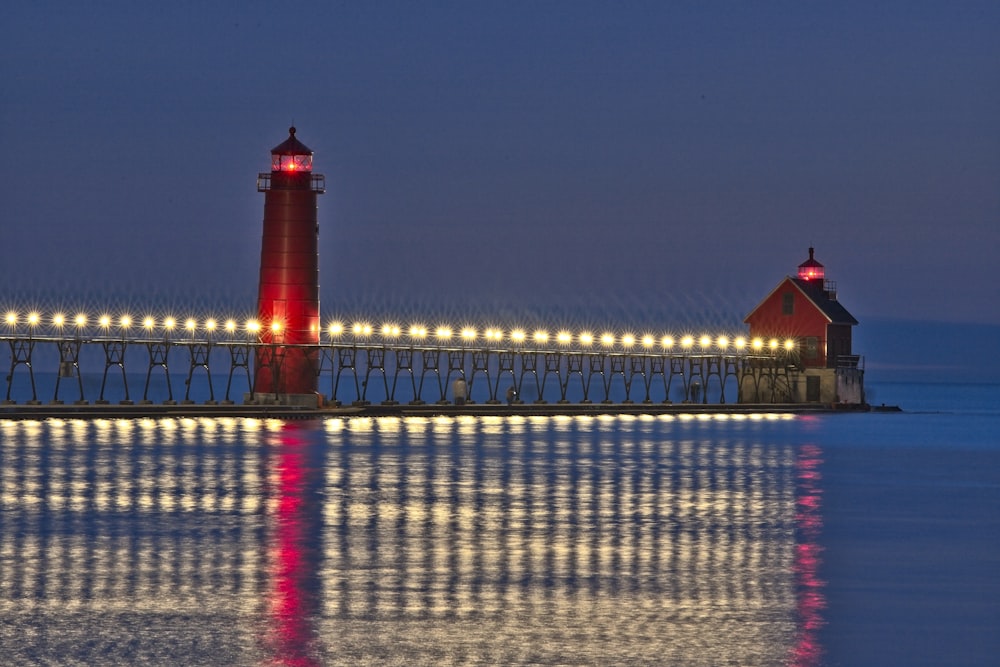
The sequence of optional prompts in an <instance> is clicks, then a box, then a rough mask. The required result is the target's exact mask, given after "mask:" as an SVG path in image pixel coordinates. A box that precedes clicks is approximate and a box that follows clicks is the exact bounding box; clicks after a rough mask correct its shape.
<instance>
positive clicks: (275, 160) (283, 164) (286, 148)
mask: <svg viewBox="0 0 1000 667" xmlns="http://www.w3.org/2000/svg"><path fill="white" fill-rule="evenodd" d="M312 166H313V152H312V151H311V150H309V147H308V146H306V145H305V144H304V143H302V142H301V141H299V140H298V139H296V138H295V127H294V126H292V127H290V128H288V138H287V139H285V140H284V141H283V142H281V143H280V144H278V145H277V146H275V147H274V148H272V149H271V171H272V172H275V171H284V172H296V171H312Z"/></svg>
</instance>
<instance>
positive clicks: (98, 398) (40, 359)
mask: <svg viewBox="0 0 1000 667" xmlns="http://www.w3.org/2000/svg"><path fill="white" fill-rule="evenodd" d="M0 341H2V343H3V345H4V346H5V347H6V348H7V349H8V351H9V366H8V373H7V375H6V378H5V379H6V388H5V389H6V393H5V401H6V402H7V403H16V402H19V401H21V402H25V403H28V404H39V403H41V401H42V398H41V397H43V396H44V395H46V394H48V395H51V399H50V401H49V402H50V403H53V404H59V403H63V402H66V401H72V402H74V403H76V404H87V403H90V402H91V401H93V402H95V403H98V404H102V403H110V402H117V403H122V404H130V403H133V402H136V399H135V398H134V396H133V394H134V393H136V392H137V389H138V387H140V386H141V388H142V393H141V398H140V399H138V402H140V403H153V402H163V403H167V404H173V403H176V402H177V401H178V398H177V397H175V391H174V386H175V383H176V382H177V381H178V380H179V379H180V380H181V381H182V383H183V398H180V401H181V402H185V403H194V402H204V403H207V404H215V403H217V402H220V401H221V402H223V403H234V402H237V401H239V402H243V403H265V402H269V401H273V400H275V399H277V398H278V397H277V396H276V395H274V394H259V393H257V392H256V391H255V387H254V377H255V367H257V366H258V365H267V366H268V367H269V369H270V370H271V372H272V377H276V378H278V382H277V385H278V387H279V392H280V377H281V368H282V364H283V360H284V357H285V353H286V352H287V350H288V349H290V348H293V347H297V348H304V349H306V350H308V351H309V352H310V353H309V354H308V355H307V356H308V358H310V359H312V360H313V363H314V365H315V370H316V374H317V377H318V391H319V393H320V394H323V396H324V397H325V401H326V402H327V404H333V405H347V404H351V405H370V404H383V405H396V404H411V405H421V404H432V403H449V402H465V403H485V404H501V403H515V404H523V403H584V404H586V403H595V402H600V403H626V404H629V403H670V402H675V401H676V402H680V401H690V402H693V403H726V402H727V399H728V401H729V402H737V401H742V402H764V403H780V402H786V401H788V400H790V396H791V393H790V391H789V386H790V385H789V383H790V377H791V376H792V375H793V374H794V371H795V368H796V363H797V361H798V353H797V350H796V349H795V348H793V347H791V346H775V345H773V344H772V345H771V346H770V347H769V348H768V347H764V348H762V349H754V348H752V347H746V348H741V349H737V348H735V347H729V348H728V349H719V348H718V347H712V346H695V345H691V346H687V347H684V348H677V349H675V350H669V351H668V350H663V349H649V348H647V347H643V346H636V347H635V348H634V349H622V348H621V347H619V348H615V349H601V348H589V349H580V348H573V347H567V348H556V347H552V348H546V347H530V346H528V345H500V344H496V345H481V346H480V345H447V344H440V345H435V344H420V345H417V344H408V343H403V342H398V343H394V342H386V341H370V342H366V341H350V342H344V341H331V342H327V343H322V344H318V345H307V346H292V345H283V344H272V343H262V342H260V341H258V340H234V339H222V340H213V339H207V338H202V339H195V338H193V337H192V338H161V339H152V338H140V337H136V338H128V337H122V336H119V337H111V336H105V337H81V336H29V335H16V334H15V335H6V336H0ZM223 377H225V388H224V389H222V386H221V378H223ZM217 394H218V395H219V396H221V398H218V399H217ZM29 396H30V398H29ZM178 396H180V394H178Z"/></svg>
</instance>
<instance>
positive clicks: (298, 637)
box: [267, 423, 322, 667]
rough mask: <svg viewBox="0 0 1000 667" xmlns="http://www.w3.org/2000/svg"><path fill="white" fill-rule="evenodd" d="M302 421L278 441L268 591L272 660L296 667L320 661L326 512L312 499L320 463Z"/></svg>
mask: <svg viewBox="0 0 1000 667" xmlns="http://www.w3.org/2000/svg"><path fill="white" fill-rule="evenodd" d="M301 430H302V426H301V425H299V424H294V423H287V424H285V425H283V426H282V429H281V431H280V432H278V433H277V434H276V438H275V439H274V440H272V444H274V445H276V446H277V456H276V463H277V470H278V486H277V489H275V491H276V493H277V505H276V507H275V510H274V515H273V516H272V517H271V520H272V521H273V536H274V541H273V542H272V553H271V576H270V582H271V590H270V592H269V597H268V605H267V608H268V613H269V617H270V621H271V623H270V628H269V629H270V632H269V633H268V638H267V639H268V641H267V643H268V649H269V653H270V654H271V656H270V657H271V660H270V661H269V663H268V664H272V665H288V666H295V667H312V666H313V665H316V666H318V665H320V664H321V662H320V660H319V659H318V657H317V656H318V654H319V651H318V649H319V640H318V633H317V628H316V627H315V620H316V618H317V617H318V616H319V611H320V609H319V581H318V580H319V574H318V572H319V562H318V561H319V557H320V553H321V549H320V545H319V544H318V543H316V540H318V539H319V536H320V535H321V534H322V530H321V528H322V526H321V525H320V524H321V522H322V517H321V514H320V509H319V503H316V502H310V500H309V495H310V494H312V493H314V491H315V490H316V485H317V484H318V483H320V482H321V479H319V477H321V475H320V472H321V467H320V466H316V465H315V464H314V463H313V462H310V461H309V460H308V459H309V456H308V453H309V443H308V441H307V440H306V439H305V438H303V437H301V434H300V432H301Z"/></svg>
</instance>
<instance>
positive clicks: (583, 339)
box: [579, 331, 594, 345]
mask: <svg viewBox="0 0 1000 667" xmlns="http://www.w3.org/2000/svg"><path fill="white" fill-rule="evenodd" d="M579 340H580V345H593V344H594V334H592V333H590V332H589V331H584V332H583V333H581V334H580V338H579Z"/></svg>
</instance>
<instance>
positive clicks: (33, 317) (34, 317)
mask: <svg viewBox="0 0 1000 667" xmlns="http://www.w3.org/2000/svg"><path fill="white" fill-rule="evenodd" d="M39 319H40V316H39V315H38V313H36V312H34V311H32V312H30V313H28V324H30V325H31V326H35V325H37V324H38V320H39Z"/></svg>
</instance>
